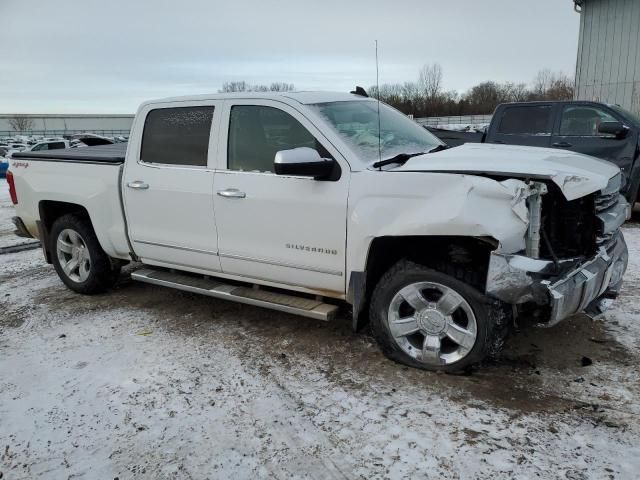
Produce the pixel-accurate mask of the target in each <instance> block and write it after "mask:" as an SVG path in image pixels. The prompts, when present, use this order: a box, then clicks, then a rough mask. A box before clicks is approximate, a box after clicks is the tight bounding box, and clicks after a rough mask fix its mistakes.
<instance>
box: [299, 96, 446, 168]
mask: <svg viewBox="0 0 640 480" xmlns="http://www.w3.org/2000/svg"><path fill="white" fill-rule="evenodd" d="M310 106H311V107H314V108H316V109H317V110H318V112H319V113H320V115H321V116H322V117H323V118H324V119H325V120H327V122H328V123H329V124H330V125H331V126H332V127H333V128H334V129H335V130H336V131H337V132H338V133H339V134H340V135H341V136H342V138H343V139H344V140H346V142H347V143H348V144H349V145H350V146H351V147H353V149H354V150H355V151H356V152H357V153H359V154H360V155H359V157H360V158H361V159H362V160H363V161H364V162H365V163H366V164H369V163H371V162H375V161H378V160H380V158H381V159H382V160H385V159H387V158H391V157H393V156H395V155H398V154H400V153H418V152H428V151H429V150H432V149H433V148H435V147H437V146H438V145H442V142H441V141H440V140H438V139H437V138H436V137H435V136H434V135H432V134H431V133H430V132H429V131H428V130H426V129H425V128H422V127H421V126H420V125H418V124H417V123H415V122H414V121H413V120H411V119H410V118H409V117H407V116H406V115H404V114H403V113H401V112H399V111H398V110H396V109H394V108H391V107H389V106H388V105H385V104H384V103H380V150H381V152H380V153H381V154H380V155H379V152H378V103H377V102H372V101H363V100H354V101H347V102H329V103H316V104H314V105H310Z"/></svg>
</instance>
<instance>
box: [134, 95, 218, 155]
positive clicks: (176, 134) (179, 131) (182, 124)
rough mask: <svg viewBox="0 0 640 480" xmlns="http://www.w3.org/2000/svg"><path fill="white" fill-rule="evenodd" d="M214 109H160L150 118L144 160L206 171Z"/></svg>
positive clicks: (143, 150) (141, 152) (143, 148)
mask: <svg viewBox="0 0 640 480" xmlns="http://www.w3.org/2000/svg"><path fill="white" fill-rule="evenodd" d="M213 111H214V107H213V106H196V107H170V108H157V109H155V110H151V111H150V112H149V113H148V114H147V118H146V119H145V123H144V131H143V133H142V147H141V149H140V160H141V161H142V162H145V163H157V164H163V165H180V166H195V167H206V166H207V158H208V153H209V136H210V134H211V123H212V120H213Z"/></svg>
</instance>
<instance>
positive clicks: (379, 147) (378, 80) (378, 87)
mask: <svg viewBox="0 0 640 480" xmlns="http://www.w3.org/2000/svg"><path fill="white" fill-rule="evenodd" d="M376 90H377V92H376V97H377V98H378V160H382V138H381V136H380V73H379V70H378V40H376Z"/></svg>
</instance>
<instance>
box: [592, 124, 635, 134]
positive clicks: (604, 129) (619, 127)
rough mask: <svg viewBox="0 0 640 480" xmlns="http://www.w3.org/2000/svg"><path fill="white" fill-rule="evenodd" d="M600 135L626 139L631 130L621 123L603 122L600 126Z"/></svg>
mask: <svg viewBox="0 0 640 480" xmlns="http://www.w3.org/2000/svg"><path fill="white" fill-rule="evenodd" d="M598 133H603V134H605V135H613V136H614V137H616V138H624V137H626V136H627V134H628V133H629V128H628V127H627V126H625V125H624V124H623V123H621V122H602V123H601V124H600V125H598Z"/></svg>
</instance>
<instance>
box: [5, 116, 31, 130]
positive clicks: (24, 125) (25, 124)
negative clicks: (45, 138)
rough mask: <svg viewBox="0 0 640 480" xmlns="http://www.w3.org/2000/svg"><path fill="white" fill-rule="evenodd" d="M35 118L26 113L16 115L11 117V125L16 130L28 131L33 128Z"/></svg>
mask: <svg viewBox="0 0 640 480" xmlns="http://www.w3.org/2000/svg"><path fill="white" fill-rule="evenodd" d="M33 124H34V122H33V118H31V117H27V116H26V115H14V116H13V117H11V118H9V125H10V126H11V128H12V129H13V130H14V131H16V132H26V131H27V130H33Z"/></svg>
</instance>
